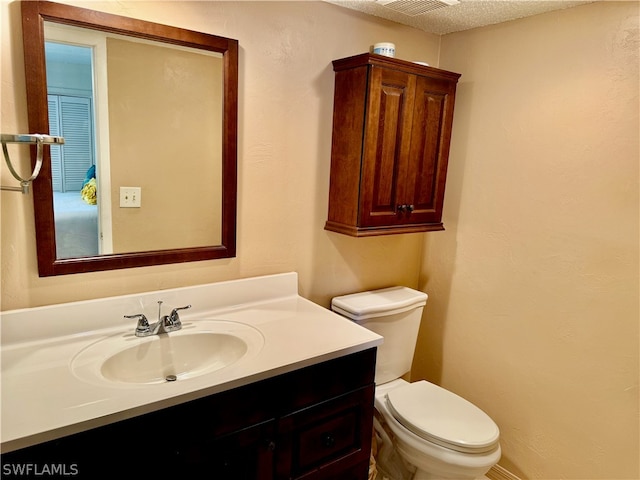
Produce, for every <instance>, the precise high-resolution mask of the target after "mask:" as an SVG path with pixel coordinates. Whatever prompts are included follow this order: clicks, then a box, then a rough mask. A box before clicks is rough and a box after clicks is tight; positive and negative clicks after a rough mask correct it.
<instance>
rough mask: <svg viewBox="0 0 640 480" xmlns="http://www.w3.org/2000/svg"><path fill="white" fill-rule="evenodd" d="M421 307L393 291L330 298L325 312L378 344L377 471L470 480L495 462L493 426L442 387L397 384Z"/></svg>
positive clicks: (414, 294) (417, 478) (393, 479)
mask: <svg viewBox="0 0 640 480" xmlns="http://www.w3.org/2000/svg"><path fill="white" fill-rule="evenodd" d="M426 301H427V295H426V294H425V293H423V292H418V291H416V290H412V289H410V288H407V287H392V288H387V289H381V290H374V291H369V292H361V293H356V294H350V295H343V296H341V297H336V298H334V299H333V300H332V302H331V305H332V309H333V310H334V311H335V312H337V313H339V314H341V315H343V316H346V317H347V318H350V319H351V320H353V321H355V322H357V323H359V324H360V325H362V326H363V327H365V328H368V329H370V330H373V331H375V332H376V333H378V334H379V335H382V336H383V337H384V343H383V344H382V345H381V346H380V347H378V358H377V364H376V377H375V378H376V393H375V410H376V419H375V421H374V426H375V429H376V437H377V438H378V439H379V440H380V441H381V442H382V445H381V448H380V449H379V452H380V457H381V458H380V459H379V463H380V470H381V471H383V472H385V471H386V472H388V474H387V476H388V477H389V478H390V480H405V479H413V480H426V479H459V480H463V479H469V480H471V479H476V478H479V477H482V475H484V474H485V473H486V472H487V471H488V470H489V469H490V468H491V467H492V466H493V465H495V464H496V463H498V460H499V459H500V455H501V449H500V443H499V437H500V431H499V429H498V426H497V425H496V424H495V423H494V422H493V420H492V419H491V418H490V417H489V416H488V415H487V414H486V413H485V412H483V411H482V410H481V409H480V408H478V407H476V406H475V405H473V404H472V403H471V402H469V401H467V400H465V399H463V398H462V397H460V396H458V395H456V394H454V393H452V392H449V391H448V390H445V389H444V388H442V387H439V386H437V385H434V384H432V383H429V382H427V381H424V380H421V381H418V382H414V383H409V382H407V381H405V380H403V379H402V378H401V377H402V376H403V375H404V374H405V373H407V372H408V371H409V370H410V368H411V362H412V360H413V353H414V350H415V344H416V340H417V336H418V329H419V326H420V320H421V317H422V310H423V308H424V305H425V304H426ZM396 453H397V455H395V454H396ZM398 457H399V458H400V459H401V462H402V464H401V465H399V464H397V459H398ZM394 461H395V462H396V464H392V463H393V462H394Z"/></svg>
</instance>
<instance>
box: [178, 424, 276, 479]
mask: <svg viewBox="0 0 640 480" xmlns="http://www.w3.org/2000/svg"><path fill="white" fill-rule="evenodd" d="M274 433H275V431H274V422H273V421H271V422H266V423H264V424H261V425H257V426H253V427H249V428H245V429H243V430H240V431H237V432H234V433H232V434H229V435H226V436H224V437H220V438H217V439H216V440H215V441H213V442H212V443H211V445H210V448H208V451H207V452H206V453H204V452H203V451H202V449H198V453H199V454H200V455H203V453H204V455H203V457H204V458H203V459H202V460H201V461H199V462H193V463H194V465H195V466H196V468H195V469H194V472H193V473H195V474H197V477H195V478H215V479H217V480H272V479H273V474H274V471H273V468H274V465H273V456H274V450H275V448H276V444H275V442H274V439H275V435H274ZM190 463H191V462H187V464H188V465H189V464H190ZM183 473H184V472H183ZM192 478H193V477H192Z"/></svg>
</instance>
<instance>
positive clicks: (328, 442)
mask: <svg viewBox="0 0 640 480" xmlns="http://www.w3.org/2000/svg"><path fill="white" fill-rule="evenodd" d="M335 444H336V439H335V438H334V436H333V435H331V434H330V433H325V434H324V435H322V445H324V446H325V447H327V448H331V447H333V446H334V445H335Z"/></svg>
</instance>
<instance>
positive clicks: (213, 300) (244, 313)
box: [0, 273, 382, 453]
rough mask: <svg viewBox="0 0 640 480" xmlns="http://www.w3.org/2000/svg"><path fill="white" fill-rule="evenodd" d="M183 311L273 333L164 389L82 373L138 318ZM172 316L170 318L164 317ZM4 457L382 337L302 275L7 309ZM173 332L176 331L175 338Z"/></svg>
mask: <svg viewBox="0 0 640 480" xmlns="http://www.w3.org/2000/svg"><path fill="white" fill-rule="evenodd" d="M158 300H162V301H163V302H164V303H163V306H164V309H163V314H166V313H168V312H169V311H170V310H171V309H172V308H174V307H180V306H183V305H187V304H191V305H192V308H191V309H189V310H184V311H183V312H181V314H180V316H181V319H182V322H183V323H184V324H185V325H188V324H190V323H191V324H193V323H195V322H198V321H199V320H211V319H216V320H225V321H232V322H240V323H244V324H247V325H250V326H252V327H254V328H256V329H257V330H259V331H260V332H261V334H262V335H263V336H264V346H263V347H262V349H261V350H260V351H259V353H258V354H257V355H255V356H253V357H252V358H249V359H248V360H246V361H239V362H237V363H235V364H233V365H231V366H229V367H226V368H224V369H222V370H218V371H214V372H212V373H208V374H203V375H201V376H198V377H194V378H188V379H183V380H179V381H176V382H168V383H161V384H151V385H139V384H121V383H108V382H105V383H104V384H101V383H95V382H87V381H85V380H81V379H80V378H78V376H76V375H74V373H73V372H72V370H71V368H70V366H71V359H72V358H73V357H74V355H76V354H77V353H78V352H79V351H81V350H82V349H84V348H86V347H87V346H89V345H91V344H93V343H95V342H96V341H98V340H100V339H102V338H106V337H107V336H109V335H113V334H114V333H117V332H121V331H123V330H124V329H130V330H131V333H133V331H134V330H135V324H136V322H135V320H128V319H124V318H123V316H124V315H132V314H137V313H144V314H145V315H146V316H147V318H149V321H150V322H151V321H155V318H156V316H157V308H158V307H157V301H158ZM165 310H166V311H165ZM0 325H1V327H2V349H1V353H2V365H1V366H2V370H1V372H2V373H1V376H0V382H1V389H2V392H1V399H2V406H1V408H2V410H1V417H0V422H1V430H0V432H1V436H0V440H1V442H2V452H3V453H4V452H8V451H11V450H15V449H18V448H23V447H26V446H30V445H34V444H37V443H41V442H44V441H47V440H51V439H55V438H59V437H62V436H65V435H69V434H73V433H77V432H80V431H84V430H87V429H90V428H95V427H99V426H102V425H106V424H109V423H112V422H116V421H119V420H124V419H127V418H131V417H134V416H137V415H140V414H143V413H147V412H150V411H154V410H159V409H162V408H165V407H169V406H172V405H176V404H179V403H182V402H185V401H189V400H193V399H196V398H200V397H204V396H207V395H211V394H215V393H219V392H222V391H225V390H229V389H231V388H235V387H239V386H242V385H247V384H249V383H252V382H255V381H258V380H263V379H267V378H270V377H274V376H276V375H280V374H283V373H287V372H291V371H293V370H297V369H299V368H302V367H306V366H309V365H314V364H317V363H320V362H323V361H326V360H331V359H333V358H338V357H341V356H344V355H348V354H351V353H355V352H359V351H362V350H366V349H369V348H372V347H375V346H377V345H379V344H380V343H382V337H380V336H379V335H377V334H375V333H373V332H370V331H369V330H366V329H364V328H362V327H360V326H358V325H356V324H355V323H353V322H351V321H349V320H347V319H345V318H343V317H341V316H339V315H336V314H334V313H333V312H331V311H329V310H327V309H325V308H323V307H320V306H319V305H316V304H314V303H313V302H310V301H309V300H306V299H304V298H302V297H301V296H299V295H298V291H297V274H295V273H285V274H279V275H269V276H264V277H254V278H248V279H242V280H233V281H230V282H220V283H214V284H209V285H199V286H195V287H185V288H180V289H171V290H162V291H157V292H148V293H143V294H135V295H127V296H121V297H111V298H105V299H99V300H92V301H85V302H74V303H68V304H61V305H52V306H47V307H38V308H32V309H23V310H14V311H9V312H3V313H2V318H1V323H0ZM169 335H171V334H169Z"/></svg>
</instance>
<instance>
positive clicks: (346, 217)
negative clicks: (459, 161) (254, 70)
mask: <svg viewBox="0 0 640 480" xmlns="http://www.w3.org/2000/svg"><path fill="white" fill-rule="evenodd" d="M333 69H334V71H335V93H334V107H333V108H334V110H333V137H332V150H331V181H330V187H329V214H328V220H327V222H326V224H325V229H326V230H331V231H335V232H339V233H343V234H347V235H352V236H356V237H359V236H369V235H384V234H396V233H412V232H425V231H431V230H443V228H444V227H443V225H442V207H443V202H444V190H445V183H446V174H447V164H448V158H449V143H450V138H451V127H452V122H453V108H454V100H455V93H456V85H457V81H458V78H459V77H460V75H459V74H457V73H453V72H448V71H444V70H439V69H436V68H431V67H427V66H422V65H419V64H416V63H414V62H407V61H404V60H398V59H395V58H389V57H384V56H381V55H375V54H362V55H357V56H354V57H349V58H344V59H341V60H335V61H334V62H333Z"/></svg>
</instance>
